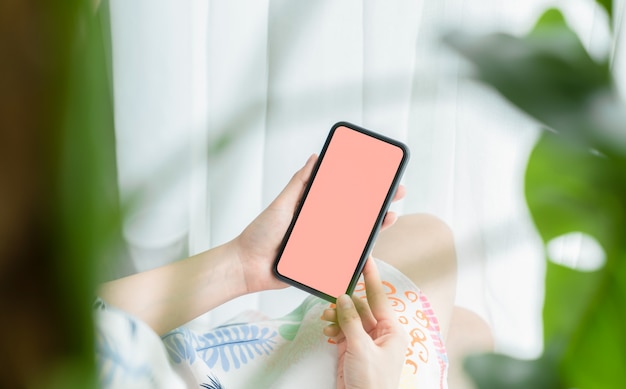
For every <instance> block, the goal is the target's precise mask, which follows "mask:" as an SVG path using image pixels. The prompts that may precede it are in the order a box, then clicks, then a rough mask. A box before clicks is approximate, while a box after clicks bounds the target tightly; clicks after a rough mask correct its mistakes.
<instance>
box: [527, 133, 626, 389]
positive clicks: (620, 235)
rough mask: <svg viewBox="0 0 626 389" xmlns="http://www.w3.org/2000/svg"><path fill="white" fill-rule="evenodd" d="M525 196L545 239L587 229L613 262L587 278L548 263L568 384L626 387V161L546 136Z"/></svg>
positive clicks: (548, 321) (553, 327) (553, 336)
mask: <svg viewBox="0 0 626 389" xmlns="http://www.w3.org/2000/svg"><path fill="white" fill-rule="evenodd" d="M526 199H527V202H528V206H529V208H530V211H531V214H532V217H533V219H534V222H535V225H536V227H537V229H538V231H539V233H540V234H541V237H542V239H543V240H544V242H546V243H547V242H549V241H550V240H551V239H553V238H555V237H558V236H560V235H563V234H566V233H569V232H575V231H580V232H584V233H586V234H589V235H590V236H592V237H594V238H595V239H596V240H597V241H598V243H599V244H600V245H601V246H602V247H603V249H604V250H605V253H606V258H607V259H606V260H607V262H606V265H605V266H604V267H603V268H601V269H599V270H597V271H595V272H589V273H584V272H580V271H576V270H572V269H568V268H564V267H562V266H559V265H556V264H553V263H549V264H548V269H547V276H546V297H545V305H544V335H545V341H546V344H547V345H548V346H547V347H555V346H556V347H557V348H560V349H561V353H562V363H561V367H562V373H563V375H564V380H565V382H567V383H569V384H570V385H575V386H576V387H578V388H595V387H599V388H612V387H615V388H617V387H621V386H622V385H623V383H624V382H626V371H625V370H624V369H623V366H626V335H625V330H626V309H625V308H626V303H625V301H626V293H625V290H624V285H625V284H626V262H625V261H624V252H625V250H626V239H625V238H626V164H625V163H624V161H623V160H620V159H611V158H607V157H606V156H601V155H597V154H595V153H592V152H591V151H590V150H589V149H586V148H583V147H581V146H580V145H579V144H575V143H572V142H569V141H567V140H566V139H564V138H563V137H559V136H557V135H556V134H553V133H550V132H545V133H544V134H543V135H542V137H541V139H540V141H539V142H538V144H537V145H536V146H535V148H534V150H533V152H532V154H531V157H530V160H529V163H528V168H527V172H526ZM593 355H601V357H590V356H593Z"/></svg>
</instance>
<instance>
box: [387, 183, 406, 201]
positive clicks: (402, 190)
mask: <svg viewBox="0 0 626 389" xmlns="http://www.w3.org/2000/svg"><path fill="white" fill-rule="evenodd" d="M404 196H406V187H405V186H404V185H398V189H396V193H394V195H393V199H392V200H391V201H398V200H402V199H403V198H404Z"/></svg>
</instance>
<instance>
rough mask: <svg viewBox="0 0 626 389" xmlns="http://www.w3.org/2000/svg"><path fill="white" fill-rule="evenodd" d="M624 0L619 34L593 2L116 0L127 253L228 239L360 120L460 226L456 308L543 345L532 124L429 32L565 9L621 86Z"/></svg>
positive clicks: (415, 202) (150, 260)
mask: <svg viewBox="0 0 626 389" xmlns="http://www.w3.org/2000/svg"><path fill="white" fill-rule="evenodd" d="M623 3H624V2H623V1H619V2H616V5H617V6H616V9H618V10H619V12H618V13H617V15H616V21H618V22H619V23H617V30H616V35H617V36H619V39H617V40H616V42H615V44H613V45H612V44H611V42H609V41H608V36H609V35H608V30H606V28H604V25H605V24H604V21H603V14H602V12H600V11H599V9H598V6H596V5H595V3H594V2H593V1H590V0H589V1H586V0H560V1H550V0H532V1H524V2H501V1H496V0H481V1H469V0H436V1H434V0H432V1H413V0H405V1H392V2H389V1H386V2H383V1H373V0H346V1H332V0H318V1H315V2H297V1H286V0H234V1H233V0H231V1H210V0H189V1H185V2H178V1H174V0H159V1H155V0H151V1H147V0H135V1H122V0H112V1H111V16H112V30H113V75H114V92H115V96H114V97H115V124H116V132H117V146H118V168H119V174H120V178H119V180H120V186H121V191H122V195H123V197H124V198H129V197H131V196H132V195H133V194H135V193H137V191H140V192H141V193H147V199H143V200H140V201H138V204H139V205H138V206H137V207H136V208H135V209H134V211H133V213H132V214H131V216H129V217H128V218H127V220H126V222H125V225H124V232H125V237H126V239H127V241H128V243H129V246H130V247H131V251H132V257H133V258H132V260H133V263H134V264H135V266H136V268H137V269H138V270H143V269H146V268H150V267H154V266H157V265H158V264H160V263H164V262H167V261H170V260H174V259H177V258H179V257H181V256H182V255H184V251H185V250H186V249H187V248H188V250H189V252H190V253H195V252H198V251H201V250H204V249H206V248H208V247H211V246H214V245H216V244H219V243H222V242H224V241H226V240H228V239H231V238H232V237H234V236H235V235H236V234H238V233H239V231H241V230H242V229H243V227H244V226H245V225H246V224H247V223H248V222H249V221H251V220H252V219H253V218H254V216H256V214H257V213H258V212H260V210H261V209H262V208H263V207H264V206H266V205H267V204H268V203H269V201H271V199H273V198H274V197H275V196H276V195H277V194H278V192H279V191H280V189H282V187H283V186H284V185H285V184H286V182H287V181H288V179H289V178H290V176H291V175H292V174H293V172H295V171H296V170H297V169H298V168H300V166H301V165H302V164H303V163H304V161H305V160H306V159H307V157H308V156H309V155H310V154H311V153H314V152H318V151H319V150H320V148H321V145H322V142H323V140H324V138H325V135H326V133H327V131H328V130H329V128H330V126H331V125H332V124H333V123H334V122H336V121H339V120H347V121H353V122H355V123H356V124H359V125H362V126H364V127H368V128H371V129H373V130H376V131H380V132H382V133H385V134H387V135H389V136H392V137H396V138H399V139H401V140H404V141H405V142H407V143H408V145H409V147H410V149H411V151H412V160H411V162H410V165H409V168H408V170H407V172H406V174H405V177H404V184H405V185H406V186H407V189H408V195H407V197H406V199H405V200H404V201H403V202H402V203H401V204H396V205H394V208H395V209H396V210H398V211H400V212H405V213H408V212H428V213H432V214H434V215H436V216H438V217H440V218H441V219H443V220H444V221H445V222H447V223H448V224H449V225H450V226H451V227H452V229H453V231H454V232H455V236H456V240H457V246H458V258H459V278H458V297H457V303H458V304H459V305H462V306H466V307H468V308H470V309H472V310H474V311H476V312H478V313H479V314H480V315H482V316H483V317H485V318H486V319H487V320H488V322H489V323H490V324H491V325H492V327H493V330H494V334H495V338H496V345H497V348H498V349H499V350H500V351H505V352H508V353H511V354H514V355H517V356H523V357H531V356H534V355H536V354H537V353H538V352H539V351H540V349H541V301H542V295H543V286H542V284H543V271H544V262H543V250H542V248H541V246H540V240H539V238H538V236H537V234H536V232H535V230H534V228H533V227H532V223H531V221H530V218H529V215H528V212H527V209H526V206H525V203H524V199H523V191H522V185H523V170H524V167H525V163H526V160H527V157H528V153H529V151H530V149H531V147H532V145H533V143H534V141H535V139H536V135H537V126H536V125H535V123H533V122H532V121H531V120H529V119H528V118H526V117H525V116H523V115H521V114H520V113H518V112H517V111H516V110H515V109H513V108H511V107H510V106H509V105H507V104H506V103H504V102H503V101H502V99H501V98H500V97H498V96H497V95H496V94H495V93H494V92H493V91H491V90H489V89H487V88H485V87H484V86H481V85H477V84H476V83H474V82H472V81H470V80H469V79H468V78H467V71H468V66H467V64H466V63H465V62H464V61H462V60H461V59H460V58H459V57H458V56H456V55H455V54H453V53H451V52H450V50H449V49H448V48H446V47H445V46H444V45H443V44H442V43H441V41H440V39H439V38H440V36H441V34H442V33H444V32H446V31H449V30H450V29H460V30H462V31H468V32H471V33H488V32H493V31H496V30H500V31H506V32H511V33H516V34H521V33H524V32H525V31H527V30H528V29H529V28H530V27H531V26H532V24H533V23H534V21H535V20H536V18H537V17H538V15H539V14H540V13H541V12H542V11H543V10H544V9H545V8H546V7H547V6H549V5H558V6H559V7H561V9H563V10H564V12H565V14H566V17H567V18H568V19H569V21H570V22H571V23H572V25H573V27H574V28H575V30H576V31H577V32H578V33H579V34H580V36H581V39H582V41H583V43H584V44H585V45H586V46H587V47H589V49H590V50H591V52H592V53H593V54H594V56H601V55H602V53H605V52H606V51H607V50H612V52H613V63H614V66H615V69H616V73H617V76H616V77H617V81H618V83H619V84H620V85H621V90H622V93H623V90H624V85H625V81H624V80H625V77H626V76H625V73H624V71H623V70H622V69H624V68H625V67H624V66H622V65H623V63H624V56H625V55H626V54H625V50H624V38H623V34H624V29H623V28H622V25H623V23H622V22H621V21H622V19H623V14H624V5H623ZM225 134H226V135H229V136H232V137H231V138H228V137H226V138H225V137H224V135H225ZM224 139H227V140H230V142H226V146H224V147H222V148H220V149H219V150H218V151H217V152H216V151H215V149H214V148H212V147H213V146H214V145H215V144H217V143H219V141H221V140H224ZM209 145H211V147H209ZM303 296H304V294H302V293H300V292H296V291H293V290H288V291H280V292H271V293H265V294H263V295H261V296H259V295H254V296H246V297H243V298H241V299H239V300H237V301H235V302H233V303H230V304H227V305H225V306H223V307H220V308H219V309H218V310H216V311H215V312H212V313H211V315H212V316H213V319H212V317H211V315H208V316H207V317H205V318H203V320H205V321H207V320H208V321H211V320H214V319H215V318H218V317H223V316H232V315H233V314H234V313H237V312H239V311H240V310H241V308H242V307H258V308H260V309H261V310H262V311H265V312H266V313H268V314H269V315H272V316H276V315H279V314H283V313H285V312H287V311H289V310H290V309H291V308H292V307H293V306H294V305H295V304H297V303H298V302H300V301H301V300H302V297H303ZM277 298H278V299H280V300H279V301H282V304H279V305H278V307H277V304H274V302H275V301H276V299H277ZM268 302H272V304H270V303H268Z"/></svg>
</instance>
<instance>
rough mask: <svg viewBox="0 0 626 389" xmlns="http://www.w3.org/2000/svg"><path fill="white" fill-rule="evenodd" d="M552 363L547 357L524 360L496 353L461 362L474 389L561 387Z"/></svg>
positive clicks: (545, 388) (471, 357) (546, 388)
mask: <svg viewBox="0 0 626 389" xmlns="http://www.w3.org/2000/svg"><path fill="white" fill-rule="evenodd" d="M554 366H555V364H554V361H551V360H549V359H548V358H547V357H544V358H542V359H538V360H530V361H526V360H521V359H516V358H512V357H509V356H505V355H498V354H483V355H474V356H470V357H468V358H467V359H466V360H465V364H464V367H465V369H466V370H467V372H468V373H469V374H470V375H471V376H472V378H473V379H474V382H475V384H476V387H477V389H502V388H508V389H528V388H532V389H560V388H564V386H563V385H561V384H560V382H559V376H558V374H556V369H555V367H554Z"/></svg>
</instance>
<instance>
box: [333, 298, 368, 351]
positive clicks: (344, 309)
mask: <svg viewBox="0 0 626 389" xmlns="http://www.w3.org/2000/svg"><path fill="white" fill-rule="evenodd" d="M337 319H338V322H339V326H340V327H341V331H342V332H343V335H344V336H345V337H346V339H347V340H348V341H351V340H352V341H356V343H357V344H358V343H359V340H360V339H365V338H366V337H367V338H368V339H369V335H368V334H367V333H366V332H365V330H364V329H363V323H362V322H361V316H359V312H357V310H356V307H355V306H354V302H353V301H352V299H351V298H350V296H348V295H347V294H343V295H341V296H339V298H337Z"/></svg>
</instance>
